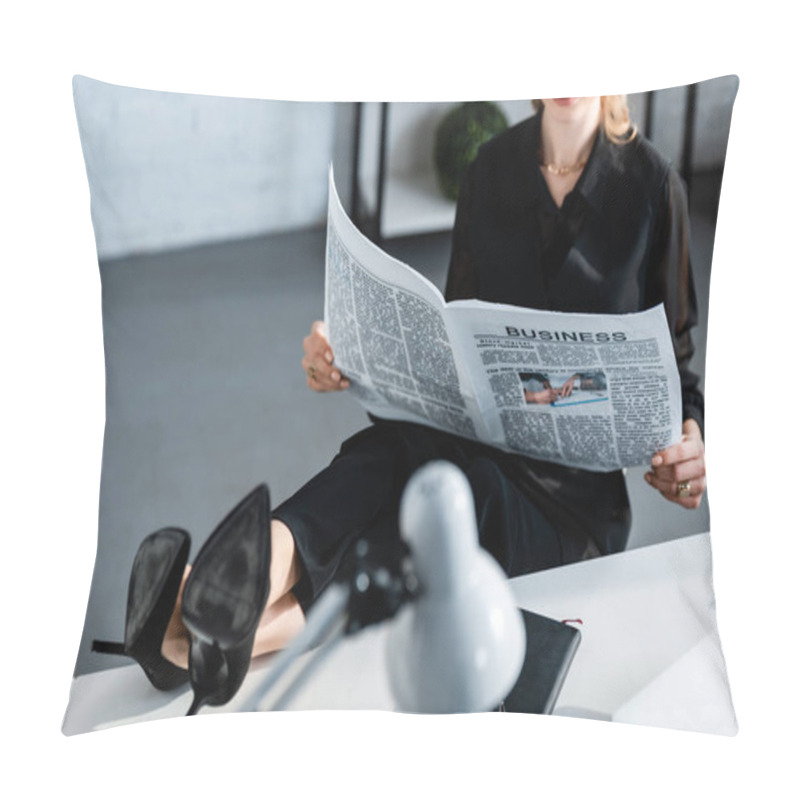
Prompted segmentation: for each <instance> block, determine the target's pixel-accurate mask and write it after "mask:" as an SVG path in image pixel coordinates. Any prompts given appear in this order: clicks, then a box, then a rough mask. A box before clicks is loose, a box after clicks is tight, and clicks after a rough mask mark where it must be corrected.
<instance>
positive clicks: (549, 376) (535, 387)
mask: <svg viewBox="0 0 800 800" xmlns="http://www.w3.org/2000/svg"><path fill="white" fill-rule="evenodd" d="M518 375H519V380H520V386H521V389H522V394H523V397H524V399H525V404H526V405H529V406H532V407H534V408H535V407H537V406H549V407H551V408H562V407H564V406H578V405H589V404H592V405H596V404H598V403H608V400H609V397H608V381H607V380H606V374H605V372H603V370H591V371H586V372H520V373H518ZM595 410H599V409H597V408H595Z"/></svg>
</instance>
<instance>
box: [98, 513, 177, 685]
mask: <svg viewBox="0 0 800 800" xmlns="http://www.w3.org/2000/svg"><path fill="white" fill-rule="evenodd" d="M188 558H189V534H188V533H187V532H186V531H184V530H181V529H180V528H163V529H162V530H160V531H156V532H155V533H151V534H150V535H149V536H148V537H147V538H146V539H145V540H144V541H143V542H142V543H141V544H140V545H139V549H138V550H137V552H136V557H135V558H134V560H133V567H132V568H131V578H130V582H129V584H128V607H127V610H126V613H125V641H124V642H106V641H102V640H98V639H95V640H94V641H93V642H92V650H94V651H95V652H96V653H112V654H114V655H123V656H130V657H131V658H134V659H136V661H138V662H139V665H140V666H141V668H142V669H143V670H144V673H145V675H147V677H148V679H149V681H150V683H152V684H153V686H155V687H156V689H160V690H162V691H169V690H170V689H175V688H177V687H178V686H180V685H181V684H183V683H186V681H188V680H189V673H188V672H187V671H186V670H185V669H181V668H180V667H177V666H175V664H173V663H172V662H171V661H167V659H166V658H164V656H162V655H161V644H162V642H163V641H164V633H165V632H166V630H167V624H168V623H169V619H170V617H171V616H172V612H173V610H174V608H175V601H176V600H177V599H178V591H179V590H180V586H181V580H182V578H183V572H184V569H185V567H186V561H187V560H188Z"/></svg>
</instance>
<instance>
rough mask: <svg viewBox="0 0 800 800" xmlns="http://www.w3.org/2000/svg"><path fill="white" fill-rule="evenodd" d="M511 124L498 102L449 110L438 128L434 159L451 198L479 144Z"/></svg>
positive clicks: (453, 197)
mask: <svg viewBox="0 0 800 800" xmlns="http://www.w3.org/2000/svg"><path fill="white" fill-rule="evenodd" d="M507 127H508V120H507V119H506V115H505V114H504V113H503V110H502V109H501V108H500V107H499V106H498V105H497V104H496V103H489V102H483V101H481V102H471V103H462V104H461V105H460V106H457V107H456V108H454V109H453V110H452V111H450V112H448V113H447V114H446V115H445V116H444V117H443V119H442V121H441V122H440V123H439V125H438V126H437V128H436V138H435V143H434V155H433V160H434V164H435V166H436V177H437V178H438V180H439V187H440V189H441V190H442V194H443V195H444V196H445V197H447V198H448V199H450V200H455V199H456V198H457V197H458V189H459V187H460V186H461V181H462V180H463V179H464V175H465V174H466V172H467V167H468V166H469V165H470V164H471V163H472V161H473V160H474V159H475V156H476V155H478V148H479V147H480V146H481V145H482V144H483V143H484V142H486V141H488V140H489V139H491V138H492V137H493V136H496V135H497V134H498V133H500V132H501V131H504V130H505V129H506V128H507Z"/></svg>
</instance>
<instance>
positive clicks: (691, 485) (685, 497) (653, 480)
mask: <svg viewBox="0 0 800 800" xmlns="http://www.w3.org/2000/svg"><path fill="white" fill-rule="evenodd" d="M644 477H645V480H646V481H647V482H648V483H649V484H650V485H651V486H652V487H653V488H654V489H656V490H657V491H659V492H661V494H662V495H663V496H664V497H665V498H666V499H667V500H670V501H671V502H673V503H677V504H678V505H681V506H683V507H684V508H697V507H698V506H699V505H700V501H701V499H702V497H703V493H704V492H705V490H706V478H705V475H700V476H698V477H696V478H692V479H691V480H682V481H675V480H667V479H664V478H660V477H658V476H657V475H656V474H655V473H654V472H647V473H645V476H644Z"/></svg>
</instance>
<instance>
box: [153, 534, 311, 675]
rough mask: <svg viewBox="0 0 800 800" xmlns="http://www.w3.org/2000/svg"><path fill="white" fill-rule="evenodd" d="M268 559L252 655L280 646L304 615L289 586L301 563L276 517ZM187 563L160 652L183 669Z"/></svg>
mask: <svg viewBox="0 0 800 800" xmlns="http://www.w3.org/2000/svg"><path fill="white" fill-rule="evenodd" d="M270 535H271V537H272V559H271V561H270V570H269V575H270V589H269V596H268V597H267V604H266V607H265V608H264V612H263V614H262V615H261V620H260V621H259V623H258V629H257V630H256V638H255V642H254V644H253V656H260V655H264V654H265V653H271V652H273V651H274V650H280V649H281V648H282V647H284V646H285V645H286V644H288V642H289V640H290V639H291V638H292V637H293V636H294V635H295V634H297V633H299V631H300V630H301V629H302V628H303V625H304V624H305V615H304V614H303V610H302V608H301V607H300V604H299V603H298V602H297V599H296V598H295V597H294V595H292V594H290V593H289V591H290V589H291V588H292V587H293V586H294V585H295V584H296V583H297V581H298V579H299V578H300V573H301V567H300V562H299V560H298V558H297V555H296V550H295V546H294V537H293V536H292V533H291V531H290V530H289V528H287V527H286V525H284V524H283V523H282V522H281V521H280V520H272V526H271V529H270ZM191 569H192V568H191V566H187V567H186V570H185V571H184V573H183V580H182V581H181V587H180V589H179V591H178V600H177V602H176V603H175V609H174V610H173V612H172V616H171V617H170V620H169V624H168V625H167V630H166V633H165V634H164V641H163V643H162V644H161V654H162V655H163V656H164V658H166V659H167V660H168V661H171V662H172V663H173V664H176V665H177V666H179V667H182V668H183V669H187V667H188V665H189V632H188V631H187V630H186V626H185V625H184V624H183V618H182V606H183V604H182V602H181V598H182V597H183V587H184V585H185V584H186V579H187V578H188V577H189V572H190V571H191Z"/></svg>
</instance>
